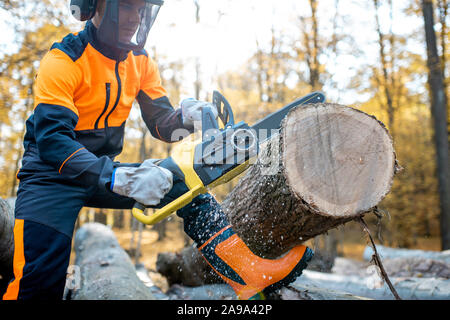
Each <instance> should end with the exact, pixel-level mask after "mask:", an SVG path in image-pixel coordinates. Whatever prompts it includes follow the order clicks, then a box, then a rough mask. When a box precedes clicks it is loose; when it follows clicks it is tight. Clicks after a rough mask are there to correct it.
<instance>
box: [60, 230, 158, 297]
mask: <svg viewBox="0 0 450 320" xmlns="http://www.w3.org/2000/svg"><path fill="white" fill-rule="evenodd" d="M74 248H75V253H76V260H75V265H76V266H77V267H79V272H75V273H74V275H73V276H72V278H74V279H72V281H69V282H68V283H69V284H71V286H70V287H68V286H66V289H67V290H66V291H67V292H70V293H69V294H66V297H69V298H70V299H72V300H153V299H154V297H153V295H152V294H151V292H150V289H149V288H147V287H146V286H145V285H144V283H143V282H142V281H141V280H140V279H139V278H138V276H137V275H136V270H135V268H134V265H133V263H132V262H131V260H130V258H129V257H128V255H127V254H126V253H125V251H124V250H123V249H122V248H121V247H120V245H119V243H118V242H117V238H116V236H115V235H114V233H113V231H112V230H111V229H110V228H108V227H107V226H105V225H102V224H100V223H87V224H85V225H83V226H82V227H81V228H80V229H78V231H77V233H76V235H75V242H74ZM74 270H77V269H74Z"/></svg>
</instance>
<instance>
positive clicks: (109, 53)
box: [83, 20, 129, 61]
mask: <svg viewBox="0 0 450 320" xmlns="http://www.w3.org/2000/svg"><path fill="white" fill-rule="evenodd" d="M83 31H84V33H85V34H86V36H87V40H88V42H89V43H90V44H91V45H92V46H93V47H94V49H96V50H97V51H99V52H100V53H101V54H103V55H104V56H105V57H107V58H109V59H112V60H116V61H123V60H125V59H126V58H127V56H128V53H129V51H127V50H123V49H118V48H115V47H112V46H108V45H106V44H104V43H102V42H101V41H100V40H99V39H98V37H97V28H96V27H95V26H94V24H93V23H92V21H91V20H89V21H87V22H86V26H85V27H84V30H83Z"/></svg>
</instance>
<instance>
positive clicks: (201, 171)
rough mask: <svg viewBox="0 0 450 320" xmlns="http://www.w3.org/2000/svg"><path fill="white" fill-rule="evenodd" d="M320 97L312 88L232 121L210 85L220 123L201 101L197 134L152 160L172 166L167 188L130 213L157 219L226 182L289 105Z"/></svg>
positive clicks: (246, 164)
mask: <svg viewBox="0 0 450 320" xmlns="http://www.w3.org/2000/svg"><path fill="white" fill-rule="evenodd" d="M323 102H325V95H324V94H323V93H321V92H313V93H310V94H308V95H306V96H305V97H302V98H299V99H297V100H295V101H294V102H292V103H290V104H288V105H286V106H284V107H283V108H281V109H279V110H278V111H275V112H273V113H271V114H269V115H268V116H266V117H265V118H263V119H262V120H260V121H258V122H257V123H255V124H254V125H253V126H249V125H248V124H247V123H245V122H243V121H240V122H238V123H235V121H234V115H233V110H232V109H231V106H230V104H229V102H228V101H227V100H226V99H225V97H224V96H223V95H222V94H221V93H220V92H218V91H214V92H213V98H212V104H213V105H214V106H215V107H216V108H217V111H218V118H219V119H220V120H221V122H222V126H223V127H222V128H220V127H219V123H218V121H217V119H216V118H215V116H214V113H213V112H212V110H211V108H210V107H204V108H203V109H202V132H201V137H199V138H198V139H191V141H189V139H185V140H183V141H181V142H180V143H179V144H177V145H175V146H174V148H173V149H172V151H171V153H170V156H169V157H168V158H166V159H163V160H160V161H159V162H158V163H157V164H158V165H159V166H161V167H164V168H166V169H168V170H170V171H171V172H172V174H173V177H174V180H173V187H172V189H171V190H170V191H169V193H168V194H167V195H166V196H165V197H164V199H162V200H161V203H160V204H159V205H158V206H157V207H156V208H157V209H156V210H155V212H154V213H152V214H150V215H146V214H145V209H146V207H145V206H144V205H143V204H141V203H138V202H136V203H135V205H134V207H133V209H132V214H133V216H134V217H135V218H136V219H137V220H139V221H140V222H142V223H144V224H151V225H153V224H156V223H158V222H160V221H161V220H163V219H165V218H167V217H168V216H170V215H171V214H172V213H175V212H176V211H177V210H179V209H181V208H183V207H184V206H185V205H187V204H189V203H190V202H191V201H192V200H193V199H194V198H195V197H196V196H198V195H200V194H203V193H206V192H208V190H209V189H211V188H214V187H216V186H218V185H221V184H224V183H227V182H228V181H230V180H232V179H233V178H234V177H236V176H238V175H239V174H240V173H242V172H244V171H245V170H246V169H247V168H248V167H249V166H250V164H251V160H252V159H255V157H257V155H258V153H259V149H260V148H259V146H260V145H261V143H263V142H264V141H267V140H268V139H270V138H271V137H272V136H273V135H274V134H277V133H279V130H280V127H281V122H282V120H283V119H284V117H285V116H286V115H287V114H288V112H289V111H290V110H291V109H292V108H294V107H297V106H300V105H305V104H311V103H323Z"/></svg>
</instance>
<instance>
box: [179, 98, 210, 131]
mask: <svg viewBox="0 0 450 320" xmlns="http://www.w3.org/2000/svg"><path fill="white" fill-rule="evenodd" d="M180 107H181V114H182V116H183V124H184V125H185V126H186V127H191V128H192V127H194V123H195V122H197V121H199V122H201V121H202V108H203V107H210V108H211V110H212V112H213V113H214V116H215V118H217V115H218V112H217V108H216V106H215V105H213V104H212V103H209V102H205V101H199V100H195V99H194V98H187V99H184V100H183V101H181V104H180Z"/></svg>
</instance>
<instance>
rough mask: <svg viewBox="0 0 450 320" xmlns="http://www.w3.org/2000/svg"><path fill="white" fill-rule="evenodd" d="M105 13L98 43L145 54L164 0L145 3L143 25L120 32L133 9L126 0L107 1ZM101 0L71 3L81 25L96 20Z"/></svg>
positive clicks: (98, 34) (99, 30) (71, 7)
mask: <svg viewBox="0 0 450 320" xmlns="http://www.w3.org/2000/svg"><path fill="white" fill-rule="evenodd" d="M105 1H106V7H105V13H104V16H103V18H102V21H101V23H100V26H99V27H98V29H97V37H98V39H99V40H100V41H101V42H103V43H105V44H107V45H109V46H114V47H116V48H119V49H125V50H141V49H143V48H144V45H145V43H146V41H147V37H148V33H149V31H150V29H151V27H152V26H153V23H154V22H155V20H156V16H157V15H158V12H159V9H160V8H161V6H162V5H163V4H164V1H163V0H142V2H143V3H144V6H143V7H142V8H140V9H139V21H136V24H135V25H132V26H130V28H129V29H128V30H120V28H119V21H121V20H120V18H121V16H120V15H124V18H127V17H126V15H127V11H130V10H131V9H132V8H131V7H132V5H130V3H129V2H127V1H126V0H105ZM97 2H98V0H71V1H70V9H71V12H72V15H73V16H74V17H75V18H77V19H78V20H80V21H86V20H89V19H92V18H93V17H94V15H95V10H96V9H97Z"/></svg>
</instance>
